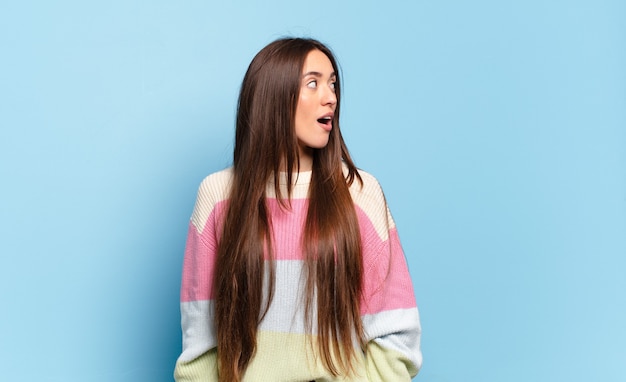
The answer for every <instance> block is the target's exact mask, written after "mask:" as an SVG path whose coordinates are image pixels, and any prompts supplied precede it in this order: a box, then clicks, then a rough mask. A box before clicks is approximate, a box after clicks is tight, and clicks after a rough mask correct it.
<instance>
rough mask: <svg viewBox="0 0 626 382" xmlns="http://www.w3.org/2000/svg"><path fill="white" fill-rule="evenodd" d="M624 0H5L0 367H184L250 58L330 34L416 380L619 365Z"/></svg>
mask: <svg viewBox="0 0 626 382" xmlns="http://www.w3.org/2000/svg"><path fill="white" fill-rule="evenodd" d="M624 20H626V3H624V2H623V1H619V0H615V1H609V0H605V1H603V0H594V1H591V0H568V1H539V0H527V1H516V2H513V1H508V2H503V1H496V0H492V1H489V0H477V1H472V2H467V1H413V2H409V1H406V2H404V1H358V2H357V1H352V2H337V3H335V4H333V3H332V2H331V3H304V2H303V3H299V2H294V1H291V0H289V1H287V0H285V1H265V2H258V3H256V2H242V1H232V2H210V1H169V2H167V1H145V0H144V1H126V0H125V1H122V0H109V1H106V2H105V1H102V2H94V1H91V2H85V1H67V0H66V1H54V2H52V1H50V2H48V1H39V2H37V1H20V2H17V1H2V3H1V5H0V57H1V58H0V126H1V130H0V182H1V187H0V254H1V257H0V293H1V295H0V296H1V299H0V303H1V306H2V319H1V324H0V371H1V374H2V376H1V377H0V379H2V380H7V381H80V382H83V381H89V382H91V381H102V382H105V381H106V382H108V381H129V382H130V381H133V382H135V381H170V380H172V377H171V374H172V369H173V366H174V362H175V359H176V357H177V355H178V353H179V351H180V341H181V333H180V327H179V312H178V290H179V282H180V273H181V261H182V252H183V248H184V240H185V236H186V228H187V222H188V219H189V216H190V214H191V210H192V207H193V203H194V198H195V193H196V189H197V186H198V185H199V183H200V181H201V180H202V178H203V177H204V176H205V175H207V174H209V173H211V172H213V171H216V170H218V169H221V168H223V167H225V166H228V165H229V163H230V160H231V159H230V156H231V151H232V142H233V132H234V114H235V102H236V97H237V93H238V89H239V85H240V83H241V79H242V77H243V74H244V72H245V69H246V67H247V65H248V63H249V62H250V60H251V59H252V57H253V56H254V54H255V53H256V52H257V51H258V50H259V49H261V48H262V47H263V46H264V45H265V44H267V43H269V42H270V41H272V40H274V39H275V38H278V37H281V36H283V35H298V36H312V37H315V38H318V39H320V40H322V41H324V42H326V43H328V44H329V45H330V46H331V47H332V48H333V49H334V50H335V52H336V53H337V56H338V58H339V61H340V63H341V66H342V68H343V79H344V89H345V93H344V103H343V107H342V109H343V113H342V127H343V131H344V135H345V137H346V140H347V143H348V145H349V147H350V149H351V152H352V153H353V156H354V158H355V160H356V162H357V165H358V166H359V167H361V168H363V169H365V170H367V171H369V172H371V173H373V174H374V175H376V176H377V177H378V178H379V180H380V182H381V183H382V185H383V188H384V189H385V192H386V195H387V198H388V200H389V203H390V205H391V209H392V212H393V214H394V217H395V219H396V222H397V225H398V227H399V231H400V235H401V238H402V241H403V244H404V248H405V252H406V255H407V258H408V261H409V265H410V270H411V273H412V277H413V281H414V286H415V291H416V295H417V301H418V305H419V307H420V311H421V314H422V324H423V331H424V334H423V351H424V368H423V370H422V371H421V373H420V375H419V376H418V377H417V378H416V380H418V381H430V382H444V381H445V382H450V381H470V382H490V381H494V382H495V381H509V382H516V381H520V382H521V381H557V380H559V381H560V380H563V381H564V380H568V381H624V380H626V369H625V368H624V363H625V361H626V347H625V346H624V344H625V343H626V324H625V323H626V22H625V21H624Z"/></svg>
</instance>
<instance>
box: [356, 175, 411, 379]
mask: <svg viewBox="0 0 626 382" xmlns="http://www.w3.org/2000/svg"><path fill="white" fill-rule="evenodd" d="M365 175H366V176H364V186H363V190H362V191H361V192H360V193H359V194H358V195H356V197H355V199H356V200H355V201H356V202H357V215H358V217H359V222H360V228H361V237H362V243H363V271H364V273H363V296H362V301H361V315H362V319H363V325H364V328H365V334H366V336H367V340H368V343H367V348H366V352H365V362H366V367H367V372H368V377H369V380H370V381H381V382H382V381H410V380H411V378H412V377H414V376H415V375H416V374H417V373H418V371H419V369H420V367H421V365H422V353H421V349H420V336H421V325H420V319H419V312H418V309H417V304H416V301H415V295H414V291H413V285H412V281H411V277H410V275H409V270H408V266H407V262H406V258H405V256H404V252H403V250H402V246H401V244H400V239H399V236H398V232H397V229H396V227H395V223H394V221H393V218H392V216H391V213H390V211H389V208H388V206H387V204H386V202H385V198H384V194H383V192H382V189H381V188H380V185H379V184H378V182H377V181H376V180H375V179H374V178H373V177H371V175H370V176H367V174H365Z"/></svg>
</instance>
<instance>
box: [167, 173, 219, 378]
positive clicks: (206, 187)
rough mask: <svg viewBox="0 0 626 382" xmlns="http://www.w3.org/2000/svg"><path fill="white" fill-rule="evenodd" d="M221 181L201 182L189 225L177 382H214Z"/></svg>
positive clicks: (181, 297) (214, 179) (212, 179)
mask: <svg viewBox="0 0 626 382" xmlns="http://www.w3.org/2000/svg"><path fill="white" fill-rule="evenodd" d="M222 178H224V177H223V176H220V175H219V173H218V175H211V176H209V177H207V178H206V179H205V180H204V181H203V182H202V184H201V185H200V189H199V190H198V197H197V200H196V205H195V207H194V211H193V214H192V217H191V220H190V222H189V231H188V234H187V243H186V246H185V256H184V261H183V275H182V282H181V293H180V312H181V327H182V335H183V350H182V353H181V354H180V356H179V357H178V360H177V361H176V367H175V370H174V378H175V380H176V381H178V382H182V381H185V382H192V381H216V382H217V380H218V379H217V361H216V359H217V356H216V355H217V351H216V346H217V340H216V334H215V327H214V324H213V322H214V303H213V292H212V284H213V273H214V266H215V257H216V252H217V237H218V232H217V228H218V227H217V226H216V222H217V221H219V220H220V219H219V217H220V216H221V213H222V212H223V204H224V202H223V195H222V194H223V192H221V190H222V189H223V188H224V187H223V183H224V182H223V179H222Z"/></svg>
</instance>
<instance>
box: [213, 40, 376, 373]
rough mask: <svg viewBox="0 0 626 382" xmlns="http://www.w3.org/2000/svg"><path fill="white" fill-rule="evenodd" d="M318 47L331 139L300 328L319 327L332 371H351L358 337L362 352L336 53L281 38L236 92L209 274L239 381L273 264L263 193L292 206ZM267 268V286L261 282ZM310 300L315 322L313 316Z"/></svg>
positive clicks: (323, 158)
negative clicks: (309, 69)
mask: <svg viewBox="0 0 626 382" xmlns="http://www.w3.org/2000/svg"><path fill="white" fill-rule="evenodd" d="M316 49H317V50H320V51H321V52H323V53H324V54H325V55H326V56H327V57H328V59H329V60H330V62H331V64H332V66H333V69H334V71H335V73H336V74H337V82H336V84H335V95H336V97H337V104H336V109H335V113H334V117H333V121H332V126H333V129H332V130H331V133H330V137H329V140H328V144H327V145H326V147H324V148H322V149H315V150H314V152H313V169H312V174H311V184H310V186H309V195H308V197H309V205H308V212H307V216H306V223H305V228H304V233H303V236H302V243H301V248H302V251H303V253H304V256H305V268H304V269H305V272H306V275H307V279H306V289H305V317H306V320H307V322H306V325H307V327H308V328H309V330H311V331H312V329H311V328H312V327H313V326H315V328H316V329H317V340H318V347H317V351H318V353H319V355H320V358H321V360H322V362H323V364H324V366H325V367H326V368H327V369H328V370H329V371H330V372H331V374H333V375H335V376H337V375H339V374H341V373H347V374H349V373H351V372H352V371H353V370H354V362H355V357H356V353H355V348H354V341H355V340H356V342H357V343H358V344H359V345H360V346H361V348H362V349H363V348H364V341H365V340H364V337H365V336H364V332H363V325H362V322H361V317H360V309H359V308H360V307H359V301H360V298H361V290H362V287H361V286H362V280H361V279H362V273H363V270H362V268H363V265H362V260H361V241H360V234H359V226H358V221H357V216H356V211H355V208H354V204H353V201H352V198H351V195H350V192H349V187H350V185H352V183H353V182H354V180H355V179H358V181H359V182H361V183H362V180H361V177H360V176H359V174H358V172H357V169H356V167H355V165H354V163H353V162H352V160H351V158H350V155H349V153H348V150H347V147H346V145H345V143H344V140H343V137H342V136H341V131H340V130H339V105H340V102H339V101H340V94H341V92H340V90H341V88H340V81H339V70H338V66H337V63H336V60H335V58H334V56H333V54H332V52H331V51H330V50H329V49H328V48H327V47H326V46H324V45H323V44H321V43H320V42H318V41H316V40H312V39H301V38H288V39H280V40H277V41H274V42H273V43H271V44H269V45H267V46H266V47H265V48H263V49H262V50H261V51H260V52H259V53H258V54H257V55H256V56H255V57H254V59H253V60H252V62H251V63H250V66H249V67H248V70H247V72H246V74H245V76H244V79H243V83H242V85H241V91H240V94H239V102H238V107H237V122H236V134H235V150H234V163H233V180H232V184H231V190H230V197H229V205H228V208H227V212H226V215H225V220H224V228H223V231H222V234H221V239H220V241H219V245H218V251H217V263H216V269H215V278H214V292H215V296H214V299H215V325H216V329H217V354H218V364H219V374H220V380H221V381H227V382H232V381H235V382H236V381H240V380H241V378H242V376H243V373H244V372H245V370H246V368H247V366H248V364H249V362H250V360H251V359H252V357H253V356H254V353H255V350H256V335H257V329H258V326H259V323H260V322H261V320H262V319H263V317H264V315H265V313H266V312H267V310H268V309H269V305H270V304H271V301H272V297H273V292H274V279H275V270H274V261H273V242H272V225H271V216H270V214H269V208H268V205H267V202H266V197H267V195H266V190H267V187H268V184H273V186H274V190H275V193H276V198H277V200H278V203H279V205H280V206H281V208H285V209H288V208H290V202H291V195H292V190H293V183H292V180H293V179H292V174H294V173H298V172H299V170H300V163H299V159H298V158H299V156H298V140H297V137H296V134H295V114H296V107H297V102H298V97H299V93H300V87H301V78H302V69H303V66H304V61H305V59H306V56H307V55H308V53H309V52H311V51H312V50H316ZM344 169H345V172H344ZM281 171H286V176H287V185H288V186H287V190H286V195H285V192H284V191H283V190H281V186H280V180H279V176H278V174H279V173H280V172H281ZM265 258H267V259H269V261H265V260H264V259H265ZM266 267H267V268H266ZM266 274H268V275H269V278H268V279H267V280H269V282H268V283H267V284H265V285H264V279H265V275H266ZM264 288H265V290H266V291H267V292H268V298H267V300H265V301H266V302H267V303H266V304H264V303H263V301H264V297H263V289H264ZM314 305H317V312H316V313H317V322H316V323H312V322H310V321H311V320H310V317H311V316H312V313H313V312H312V311H311V310H312V309H313V308H312V307H313V306H314Z"/></svg>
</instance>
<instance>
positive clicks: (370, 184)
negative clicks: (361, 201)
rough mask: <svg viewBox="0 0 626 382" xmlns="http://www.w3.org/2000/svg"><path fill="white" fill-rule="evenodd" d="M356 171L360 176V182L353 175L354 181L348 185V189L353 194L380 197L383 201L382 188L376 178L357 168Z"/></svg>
mask: <svg viewBox="0 0 626 382" xmlns="http://www.w3.org/2000/svg"><path fill="white" fill-rule="evenodd" d="M357 172H358V174H359V176H360V178H361V181H362V182H359V179H358V178H356V177H355V179H354V182H352V185H351V186H350V191H351V192H352V194H353V196H355V195H356V196H362V197H370V198H375V199H380V198H382V199H383V200H382V201H383V202H384V195H383V189H382V187H381V185H380V183H379V182H378V179H376V177H375V176H374V175H372V174H370V173H369V172H367V171H365V170H362V169H360V168H359V169H357Z"/></svg>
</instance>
